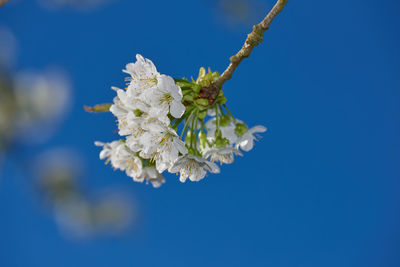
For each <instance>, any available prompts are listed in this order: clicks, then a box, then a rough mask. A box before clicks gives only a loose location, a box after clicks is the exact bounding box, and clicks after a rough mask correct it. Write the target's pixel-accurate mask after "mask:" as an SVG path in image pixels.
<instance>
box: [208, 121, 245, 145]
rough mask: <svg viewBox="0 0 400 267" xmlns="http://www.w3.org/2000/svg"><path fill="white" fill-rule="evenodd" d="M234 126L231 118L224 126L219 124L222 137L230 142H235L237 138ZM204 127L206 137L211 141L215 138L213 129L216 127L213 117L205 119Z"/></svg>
mask: <svg viewBox="0 0 400 267" xmlns="http://www.w3.org/2000/svg"><path fill="white" fill-rule="evenodd" d="M235 127H236V125H235V123H234V122H233V121H232V120H231V122H230V123H229V124H228V125H226V126H222V125H220V126H219V129H220V130H221V134H222V137H224V138H226V139H228V140H229V142H230V143H231V144H233V143H235V142H236V140H237V138H238V136H237V135H236V133H235ZM206 128H207V139H208V140H210V141H213V140H214V139H215V131H216V129H217V124H216V119H215V118H213V119H210V120H209V121H207V123H206Z"/></svg>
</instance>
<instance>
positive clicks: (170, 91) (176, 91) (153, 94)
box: [141, 75, 185, 118]
mask: <svg viewBox="0 0 400 267" xmlns="http://www.w3.org/2000/svg"><path fill="white" fill-rule="evenodd" d="M141 99H142V100H143V101H144V102H146V103H148V104H149V105H150V106H152V108H154V109H156V110H158V111H159V113H160V114H164V116H165V115H167V114H168V113H171V115H172V116H174V117H175V118H180V117H182V115H183V113H185V106H184V105H183V104H182V90H181V88H180V87H179V86H178V85H176V84H175V82H174V79H172V78H171V77H170V76H167V75H161V77H160V78H159V80H158V85H157V87H154V88H151V89H149V90H146V91H145V92H144V93H143V94H142V98H141Z"/></svg>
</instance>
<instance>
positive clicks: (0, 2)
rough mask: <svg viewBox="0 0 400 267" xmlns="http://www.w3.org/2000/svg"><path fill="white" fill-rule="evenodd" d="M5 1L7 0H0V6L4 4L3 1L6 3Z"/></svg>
mask: <svg viewBox="0 0 400 267" xmlns="http://www.w3.org/2000/svg"><path fill="white" fill-rule="evenodd" d="M7 1H8V0H0V7H1V6H2V5H4V4H5V3H7Z"/></svg>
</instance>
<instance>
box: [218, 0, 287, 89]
mask: <svg viewBox="0 0 400 267" xmlns="http://www.w3.org/2000/svg"><path fill="white" fill-rule="evenodd" d="M287 2H288V0H278V1H277V2H276V4H275V5H274V7H273V8H272V9H271V11H270V12H269V13H268V15H267V16H266V17H265V18H264V19H263V20H262V21H261V22H260V23H259V24H257V25H254V26H253V31H252V32H251V33H249V34H248V35H247V39H246V41H245V42H244V45H243V46H242V48H241V49H240V50H239V52H237V54H236V55H234V56H232V57H231V58H230V61H231V63H230V64H229V66H228V68H226V70H225V71H224V72H223V73H222V75H221V76H219V78H218V79H217V80H215V81H214V83H213V85H214V86H215V87H217V88H218V90H219V89H221V88H222V85H223V84H224V83H225V82H226V81H227V80H229V79H230V78H231V77H232V74H233V72H234V71H235V69H236V68H237V66H239V64H240V62H242V60H243V59H244V58H246V57H248V56H250V53H251V51H252V50H253V48H254V47H255V46H256V45H258V44H259V43H260V42H262V38H263V35H264V32H265V31H266V30H268V28H269V25H270V24H271V22H272V20H273V19H274V18H275V16H276V15H278V13H279V12H281V11H282V9H283V7H284V6H285V5H286V3H287Z"/></svg>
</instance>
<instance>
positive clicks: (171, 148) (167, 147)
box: [140, 121, 187, 173]
mask: <svg viewBox="0 0 400 267" xmlns="http://www.w3.org/2000/svg"><path fill="white" fill-rule="evenodd" d="M146 126H147V127H148V131H147V132H145V133H144V134H143V135H142V137H141V138H140V141H141V143H142V144H143V149H142V151H141V152H140V156H141V157H143V158H147V159H151V160H152V161H155V162H156V168H157V170H158V171H159V172H160V173H161V172H163V171H164V170H166V169H168V168H169V167H170V166H171V165H172V163H173V162H175V160H176V159H177V158H178V156H179V153H181V154H182V155H184V154H186V153H187V148H186V147H185V143H183V141H182V140H181V139H180V138H179V136H178V134H177V133H176V132H175V130H174V129H172V128H171V127H169V126H167V125H165V124H162V123H160V122H159V121H152V122H151V123H149V124H147V125H146Z"/></svg>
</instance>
